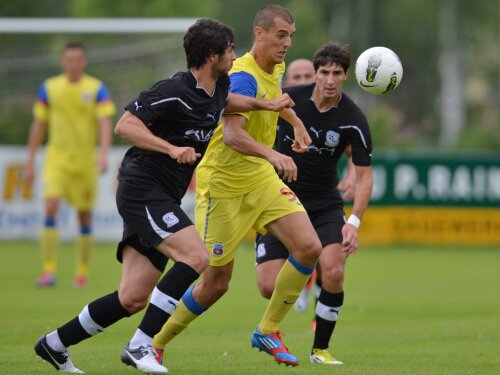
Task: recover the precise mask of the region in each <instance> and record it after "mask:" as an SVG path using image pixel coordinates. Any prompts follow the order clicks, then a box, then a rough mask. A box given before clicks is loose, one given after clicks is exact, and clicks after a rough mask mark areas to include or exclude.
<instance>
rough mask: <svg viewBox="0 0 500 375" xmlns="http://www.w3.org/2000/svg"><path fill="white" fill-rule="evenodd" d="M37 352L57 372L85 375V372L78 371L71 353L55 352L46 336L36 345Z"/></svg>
mask: <svg viewBox="0 0 500 375" xmlns="http://www.w3.org/2000/svg"><path fill="white" fill-rule="evenodd" d="M35 352H36V354H38V356H39V357H40V358H42V359H43V360H44V361H47V362H49V363H50V364H51V365H52V366H54V368H55V369H56V370H58V371H59V372H68V373H71V374H83V373H84V372H83V371H81V370H79V369H77V368H76V367H75V365H74V364H73V362H72V361H71V357H70V354H69V352H68V351H67V350H66V351H65V352H58V351H55V350H53V349H52V348H51V347H50V346H49V345H48V344H47V339H46V336H42V337H40V338H39V339H38V341H37V342H36V344H35Z"/></svg>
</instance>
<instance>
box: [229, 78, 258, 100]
mask: <svg viewBox="0 0 500 375" xmlns="http://www.w3.org/2000/svg"><path fill="white" fill-rule="evenodd" d="M229 78H231V87H230V89H229V91H230V92H232V93H234V94H240V95H245V96H250V97H252V98H255V97H256V96H257V81H256V80H255V78H254V77H253V76H252V75H251V74H249V73H247V72H236V73H233V74H231V75H230V76H229Z"/></svg>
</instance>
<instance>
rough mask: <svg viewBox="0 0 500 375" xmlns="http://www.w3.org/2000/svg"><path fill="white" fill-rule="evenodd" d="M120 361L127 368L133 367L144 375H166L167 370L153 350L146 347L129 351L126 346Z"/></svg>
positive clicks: (150, 347)
mask: <svg viewBox="0 0 500 375" xmlns="http://www.w3.org/2000/svg"><path fill="white" fill-rule="evenodd" d="M121 360H122V362H123V363H125V364H126V365H128V366H132V367H135V368H136V369H137V370H139V371H140V372H143V373H146V374H167V373H168V369H167V368H166V367H165V366H163V365H161V364H160V363H158V362H159V360H158V356H157V355H156V351H155V349H154V348H153V347H152V346H150V345H148V346H146V347H144V346H141V347H140V348H137V349H130V348H129V347H128V345H127V346H126V347H125V349H123V352H122V355H121Z"/></svg>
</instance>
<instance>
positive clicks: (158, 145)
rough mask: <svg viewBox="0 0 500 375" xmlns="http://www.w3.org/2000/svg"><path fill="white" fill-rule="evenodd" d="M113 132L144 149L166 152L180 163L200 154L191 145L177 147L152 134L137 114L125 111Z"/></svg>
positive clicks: (188, 162)
mask: <svg viewBox="0 0 500 375" xmlns="http://www.w3.org/2000/svg"><path fill="white" fill-rule="evenodd" d="M115 134H116V135H117V136H119V137H120V138H122V139H124V140H125V141H127V142H129V143H131V144H133V145H134V146H136V147H139V148H142V149H144V150H150V151H157V152H161V153H164V154H167V155H168V156H170V157H171V158H172V159H175V160H176V161H177V162H178V163H180V164H193V163H194V162H195V161H196V160H197V159H198V158H200V157H201V154H199V153H197V152H196V151H195V149H194V148H192V147H177V146H174V145H173V144H171V143H170V142H168V141H166V140H164V139H163V138H160V137H157V136H156V135H154V134H153V133H152V132H151V131H150V130H149V129H148V128H147V126H146V125H145V124H144V123H143V122H142V120H141V119H139V118H138V117H137V116H135V115H133V114H132V113H130V112H129V111H126V112H125V113H124V114H123V116H122V117H121V118H120V120H118V123H117V124H116V126H115Z"/></svg>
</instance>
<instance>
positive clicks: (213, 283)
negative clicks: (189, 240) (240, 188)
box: [153, 193, 254, 350]
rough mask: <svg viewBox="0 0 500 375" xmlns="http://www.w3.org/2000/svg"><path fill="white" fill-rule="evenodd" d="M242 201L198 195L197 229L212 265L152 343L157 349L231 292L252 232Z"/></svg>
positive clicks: (183, 298) (187, 294)
mask: <svg viewBox="0 0 500 375" xmlns="http://www.w3.org/2000/svg"><path fill="white" fill-rule="evenodd" d="M242 202H243V200H242V198H241V197H237V198H226V199H214V198H211V197H209V196H208V195H202V194H199V193H198V194H197V197H196V209H195V216H196V230H197V231H198V233H200V235H201V236H202V239H203V242H204V243H205V245H206V247H207V249H208V253H209V256H210V265H209V266H208V268H207V269H206V270H205V271H204V273H203V276H202V277H201V280H200V282H199V283H198V284H197V285H195V286H194V287H193V288H190V289H188V290H187V291H186V293H184V295H183V296H182V299H181V302H180V303H179V305H178V306H177V309H176V310H175V311H174V313H173V314H172V316H171V317H170V319H168V321H167V323H166V324H165V325H164V326H163V328H162V329H161V331H160V333H159V334H157V335H156V336H155V338H154V340H153V346H154V347H155V348H156V349H159V350H163V348H164V347H165V345H166V344H167V343H168V342H170V341H171V340H172V339H173V338H174V337H175V336H177V335H178V334H179V333H180V332H181V331H182V330H184V329H185V328H186V327H187V326H188V325H189V324H190V323H191V322H192V321H193V320H194V319H196V318H197V317H198V316H200V315H201V314H202V313H203V312H204V311H206V310H207V309H208V308H209V307H210V306H212V305H213V304H214V303H215V302H216V301H218V300H219V299H220V298H221V297H222V296H223V295H224V294H225V293H226V291H227V290H228V288H229V282H230V280H231V276H232V272H233V263H234V261H233V260H234V256H235V255H236V250H237V248H238V246H239V244H240V243H241V241H242V240H243V238H245V236H246V235H247V233H248V231H249V230H250V229H251V225H252V223H253V220H254V219H253V218H251V217H247V216H246V214H248V212H245V211H244V210H242Z"/></svg>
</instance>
